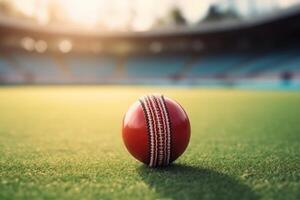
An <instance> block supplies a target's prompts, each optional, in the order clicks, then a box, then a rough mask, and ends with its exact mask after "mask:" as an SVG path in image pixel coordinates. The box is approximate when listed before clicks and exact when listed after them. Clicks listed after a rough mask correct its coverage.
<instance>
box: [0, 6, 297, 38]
mask: <svg viewBox="0 0 300 200" xmlns="http://www.w3.org/2000/svg"><path fill="white" fill-rule="evenodd" d="M289 19H297V20H300V6H294V7H292V8H289V9H285V10H282V11H278V12H275V13H273V14H270V15H267V16H261V17H253V18H249V19H240V20H223V21H219V22H203V23H200V24H199V25H196V26H176V27H168V28H160V29H155V30H151V31H145V32H108V31H101V30H99V29H98V30H95V29H84V30H83V29H82V28H80V27H74V26H72V27H71V26H63V27H62V26H59V25H38V24H35V23H33V22H31V21H27V20H19V19H15V18H10V17H6V16H3V15H2V16H1V15H0V29H2V30H1V32H2V34H5V32H10V31H13V32H18V31H20V32H22V33H24V32H27V33H39V34H47V35H64V36H70V37H72V36H75V37H76V36H77V37H107V38H108V37H109V38H111V37H122V38H124V37H126V38H131V37H134V38H138V37H143V38H144V37H170V36H182V35H198V36H199V35H202V34H203V35H205V34H212V33H222V32H231V31H235V30H244V29H251V28H253V27H257V26H264V25H266V24H272V23H277V24H278V22H280V21H286V20H289Z"/></svg>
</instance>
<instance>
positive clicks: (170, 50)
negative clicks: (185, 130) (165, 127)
mask: <svg viewBox="0 0 300 200" xmlns="http://www.w3.org/2000/svg"><path fill="white" fill-rule="evenodd" d="M298 3H299V1H295V0H260V1H258V0H244V1H237V0H220V1H213V0H211V1H197V0H190V1H189V3H185V1H183V0H182V1H181V0H177V1H170V0H165V1H159V0H155V1H140V0H135V1H121V0H111V1H109V3H108V1H86V5H84V6H83V4H82V2H81V1H79V0H75V1H69V0H67V1H59V0H55V1H50V0H28V1H22V0H1V1H0V49H1V54H0V83H1V84H3V85H6V84H8V85H9V84H158V85H161V84H164V85H196V86H206V87H207V86H212V87H238V88H267V89H300V43H299V40H300V39H299V35H300V6H299V5H298Z"/></svg>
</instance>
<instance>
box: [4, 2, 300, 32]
mask: <svg viewBox="0 0 300 200" xmlns="http://www.w3.org/2000/svg"><path fill="white" fill-rule="evenodd" d="M8 2H10V3H11V4H12V5H13V7H14V9H15V10H16V11H17V12H19V13H22V14H23V15H25V16H27V17H29V18H33V19H35V20H36V21H37V22H38V23H39V24H42V25H46V24H49V23H60V24H63V23H68V24H73V25H77V26H79V27H80V28H81V27H82V28H87V27H88V28H98V29H100V30H103V31H105V30H118V31H128V30H134V31H146V30H149V29H150V28H152V27H154V26H155V25H157V24H158V23H165V24H172V20H171V19H170V11H171V10H172V9H173V8H175V7H177V8H178V9H179V10H180V12H181V13H182V15H183V17H184V18H185V19H186V20H187V22H188V23H189V24H194V23H198V22H199V20H201V19H203V18H204V17H205V16H206V14H207V12H208V10H209V7H210V6H211V5H212V4H217V5H220V6H223V7H228V6H230V5H233V4H232V2H234V8H235V9H236V11H237V12H238V13H239V14H240V15H242V16H248V17H249V16H250V15H251V14H253V13H254V12H253V10H256V11H257V12H258V13H264V12H265V11H268V12H272V9H274V8H286V7H289V6H292V5H294V4H296V3H299V2H300V0H277V1H272V0H261V1H258V0H251V1H228V0H206V1H199V0H26V1H25V0H10V1H8Z"/></svg>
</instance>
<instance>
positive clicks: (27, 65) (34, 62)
mask: <svg viewBox="0 0 300 200" xmlns="http://www.w3.org/2000/svg"><path fill="white" fill-rule="evenodd" d="M12 58H13V59H14V61H15V62H16V63H17V64H18V66H19V67H20V68H21V69H22V71H23V73H24V74H26V75H27V76H30V79H31V80H30V82H35V83H53V82H54V83H55V82H58V83H59V82H61V80H63V78H64V77H63V74H62V73H61V71H60V70H59V68H58V65H57V64H56V63H55V62H54V59H53V58H52V57H51V56H50V55H46V54H36V53H15V54H13V55H12Z"/></svg>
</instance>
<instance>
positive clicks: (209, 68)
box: [187, 53, 249, 77]
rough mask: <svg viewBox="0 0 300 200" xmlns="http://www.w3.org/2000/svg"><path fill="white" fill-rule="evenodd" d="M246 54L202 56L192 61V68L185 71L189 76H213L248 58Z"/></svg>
mask: <svg viewBox="0 0 300 200" xmlns="http://www.w3.org/2000/svg"><path fill="white" fill-rule="evenodd" d="M248 57H249V56H248V55H243V54H240V53H237V54H234V53H232V54H219V55H208V56H202V57H201V58H200V59H199V60H198V61H197V62H195V63H194V66H193V67H192V69H191V70H190V71H189V72H188V73H187V76H190V77H214V76H218V75H221V74H224V73H225V72H226V71H228V70H230V69H231V68H233V67H235V66H237V65H239V64H241V63H242V62H244V61H245V60H247V59H248Z"/></svg>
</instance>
